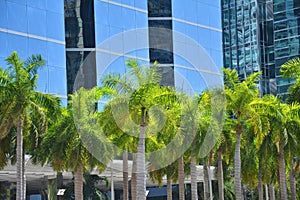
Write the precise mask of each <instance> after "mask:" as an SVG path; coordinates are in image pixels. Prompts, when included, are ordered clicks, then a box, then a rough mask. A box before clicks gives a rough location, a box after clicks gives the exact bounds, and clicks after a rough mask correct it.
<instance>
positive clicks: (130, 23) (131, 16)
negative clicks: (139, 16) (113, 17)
mask: <svg viewBox="0 0 300 200" xmlns="http://www.w3.org/2000/svg"><path fill="white" fill-rule="evenodd" d="M122 19H123V20H122V22H123V28H124V29H125V30H130V29H134V28H135V27H136V20H135V19H136V18H135V11H134V10H132V9H128V8H122Z"/></svg>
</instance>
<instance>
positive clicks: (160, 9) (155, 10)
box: [148, 0, 172, 17]
mask: <svg viewBox="0 0 300 200" xmlns="http://www.w3.org/2000/svg"><path fill="white" fill-rule="evenodd" d="M171 8H172V6H171V0H148V16H149V17H171V16H172V9H171Z"/></svg>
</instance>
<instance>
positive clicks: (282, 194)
mask: <svg viewBox="0 0 300 200" xmlns="http://www.w3.org/2000/svg"><path fill="white" fill-rule="evenodd" d="M279 184H280V199H281V200H287V199H288V197H287V187H286V174H285V160H284V152H283V144H282V142H279Z"/></svg>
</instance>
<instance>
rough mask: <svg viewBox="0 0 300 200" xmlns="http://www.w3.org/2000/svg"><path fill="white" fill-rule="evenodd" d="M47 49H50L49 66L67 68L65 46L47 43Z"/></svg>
mask: <svg viewBox="0 0 300 200" xmlns="http://www.w3.org/2000/svg"><path fill="white" fill-rule="evenodd" d="M47 47H48V59H47V63H48V65H51V66H57V67H62V68H65V66H66V60H65V59H66V56H65V46H64V45H63V44H57V43H54V42H47Z"/></svg>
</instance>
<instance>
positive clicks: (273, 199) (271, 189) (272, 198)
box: [269, 184, 275, 200]
mask: <svg viewBox="0 0 300 200" xmlns="http://www.w3.org/2000/svg"><path fill="white" fill-rule="evenodd" d="M269 191H270V200H275V188H274V185H272V184H270V185H269Z"/></svg>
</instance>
